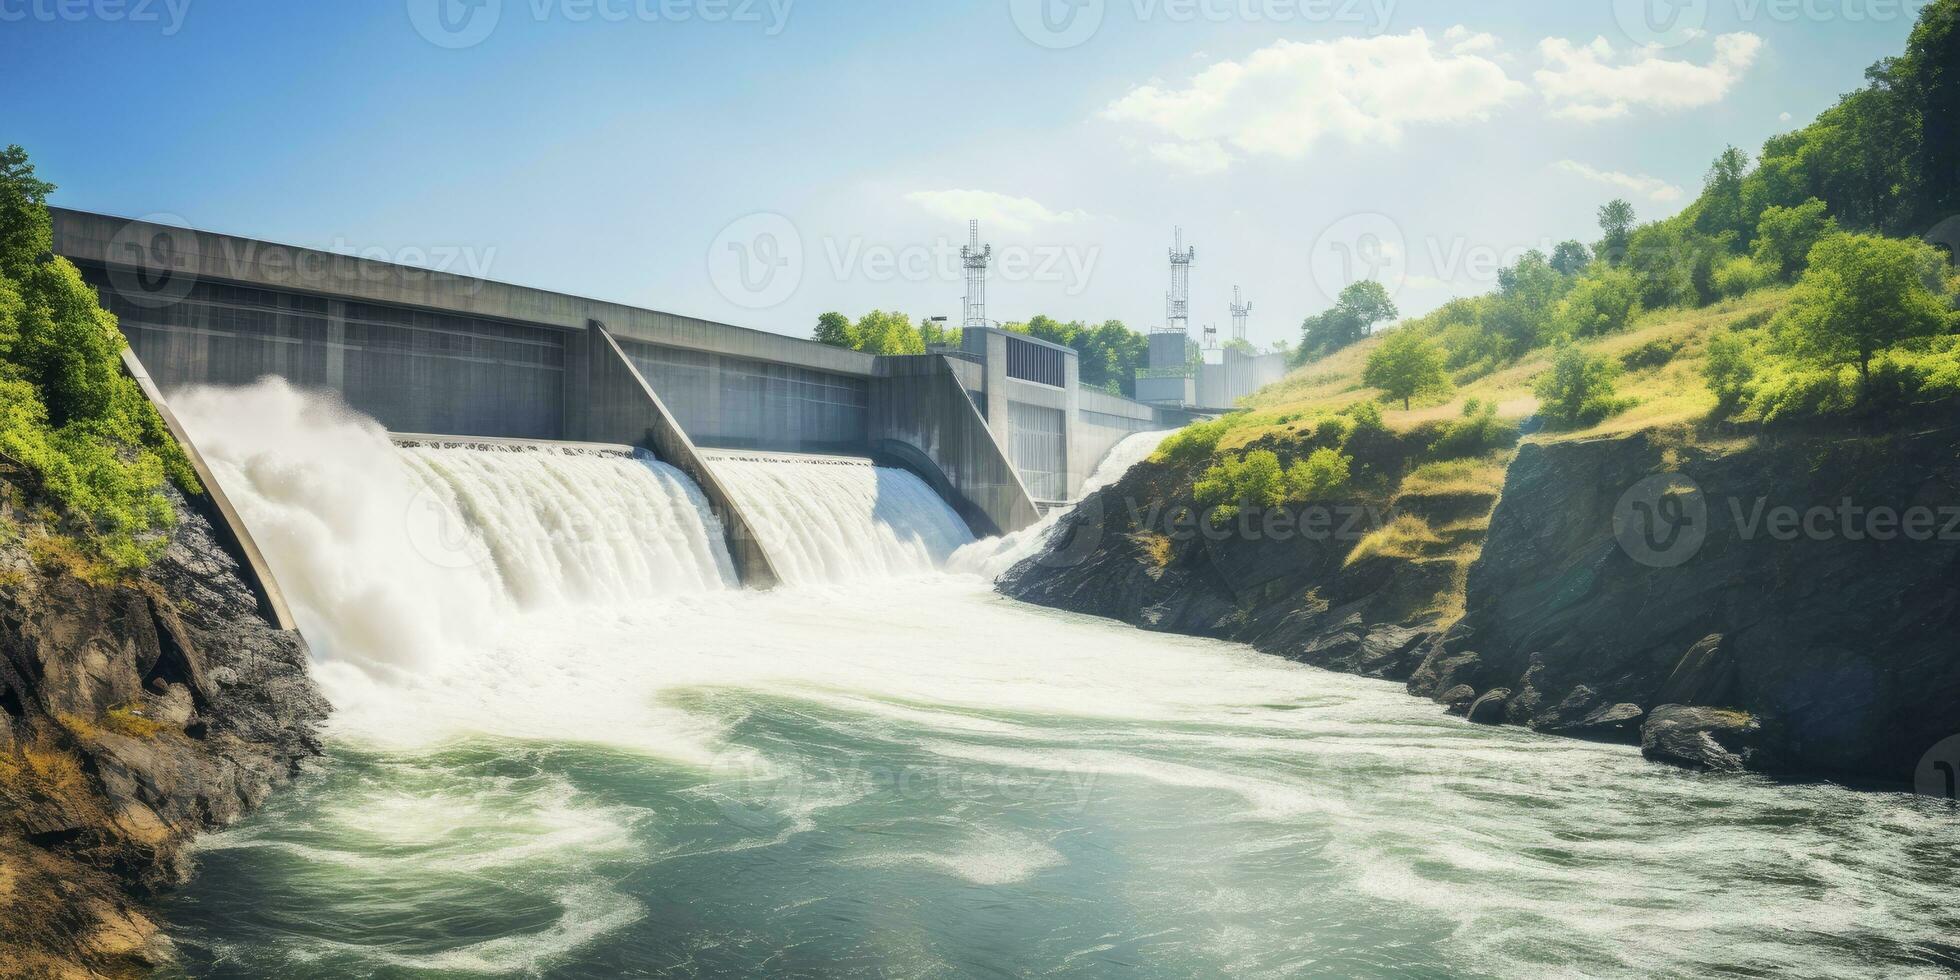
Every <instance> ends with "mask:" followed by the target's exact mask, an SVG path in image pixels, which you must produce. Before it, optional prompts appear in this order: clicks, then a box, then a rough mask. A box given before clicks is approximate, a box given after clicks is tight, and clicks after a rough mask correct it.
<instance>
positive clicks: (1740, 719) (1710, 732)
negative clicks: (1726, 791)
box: [1640, 704, 1765, 772]
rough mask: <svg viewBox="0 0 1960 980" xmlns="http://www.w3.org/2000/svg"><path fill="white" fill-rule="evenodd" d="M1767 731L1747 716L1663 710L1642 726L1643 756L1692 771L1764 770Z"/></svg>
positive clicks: (1681, 706) (1678, 707)
mask: <svg viewBox="0 0 1960 980" xmlns="http://www.w3.org/2000/svg"><path fill="white" fill-rule="evenodd" d="M1762 736H1763V726H1762V722H1760V721H1758V720H1757V718H1756V716H1754V715H1752V714H1749V713H1748V712H1746V711H1734V710H1731V709H1728V708H1709V707H1702V706H1695V705H1684V704H1664V705H1661V706H1660V707H1658V708H1655V709H1654V710H1653V713H1651V714H1649V715H1648V716H1647V721H1646V723H1645V724H1643V725H1641V726H1640V754H1641V755H1644V756H1646V757H1647V758H1649V759H1654V760H1657V761H1660V762H1669V763H1673V764H1675V765H1678V766H1685V767H1687V768H1690V769H1704V770H1710V771H1714V772H1738V771H1741V770H1743V769H1761V768H1765V766H1764V765H1763V763H1764V761H1765V760H1764V758H1763V754H1764V753H1763V745H1764V740H1763V737H1762Z"/></svg>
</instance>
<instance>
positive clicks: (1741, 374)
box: [1701, 332, 1756, 413]
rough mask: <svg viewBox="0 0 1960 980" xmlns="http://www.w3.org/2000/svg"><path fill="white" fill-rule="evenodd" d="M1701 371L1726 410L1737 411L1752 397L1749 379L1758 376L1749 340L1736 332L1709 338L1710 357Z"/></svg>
mask: <svg viewBox="0 0 1960 980" xmlns="http://www.w3.org/2000/svg"><path fill="white" fill-rule="evenodd" d="M1701 372H1702V376H1703V377H1705V378H1707V379H1708V390H1709V391H1712V392H1714V393H1715V401H1716V404H1717V405H1718V406H1719V407H1720V409H1721V410H1722V411H1723V412H1725V413H1726V412H1732V411H1734V410H1735V408H1736V407H1737V406H1739V405H1741V404H1742V403H1743V402H1744V401H1746V400H1747V399H1748V397H1749V382H1750V381H1751V380H1753V379H1754V378H1755V376H1756V366H1755V363H1754V360H1753V355H1752V353H1751V351H1750V345H1749V343H1748V342H1747V341H1746V340H1744V339H1743V338H1742V337H1741V336H1740V335H1739V334H1736V333H1733V332H1728V333H1718V334H1716V335H1714V336H1713V337H1710V338H1708V357H1707V359H1706V360H1704V361H1703V362H1702V366H1701Z"/></svg>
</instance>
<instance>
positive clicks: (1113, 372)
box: [1070, 320, 1150, 395]
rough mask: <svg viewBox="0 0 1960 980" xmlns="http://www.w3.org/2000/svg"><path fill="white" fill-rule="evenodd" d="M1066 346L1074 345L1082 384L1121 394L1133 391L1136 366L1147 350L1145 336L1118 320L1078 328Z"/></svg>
mask: <svg viewBox="0 0 1960 980" xmlns="http://www.w3.org/2000/svg"><path fill="white" fill-rule="evenodd" d="M1070 346H1073V347H1074V348H1075V351H1076V355H1077V357H1076V359H1077V361H1078V362H1079V364H1080V370H1081V377H1082V383H1083V384H1085V385H1091V386H1094V387H1097V388H1101V389H1103V390H1105V391H1112V392H1116V393H1118V394H1125V395H1127V394H1132V393H1134V392H1135V390H1136V369H1137V368H1140V367H1142V366H1144V364H1145V363H1146V361H1147V360H1148V357H1149V353H1150V342H1149V340H1147V339H1146V338H1145V337H1144V336H1143V335H1142V334H1140V333H1137V332H1136V331H1134V330H1131V329H1130V328H1129V327H1127V326H1124V324H1123V321H1121V320H1105V321H1103V322H1102V323H1100V324H1098V325H1096V326H1093V327H1080V328H1078V329H1077V330H1076V331H1075V336H1074V337H1073V338H1072V340H1071V343H1070Z"/></svg>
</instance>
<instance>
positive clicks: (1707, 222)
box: [1693, 146, 1756, 243]
mask: <svg viewBox="0 0 1960 980" xmlns="http://www.w3.org/2000/svg"><path fill="white" fill-rule="evenodd" d="M1748 172H1749V154H1747V153H1744V152H1742V151H1741V150H1738V149H1736V148H1735V147H1733V146H1731V147H1729V148H1727V149H1725V150H1723V151H1722V153H1721V155H1720V156H1717V157H1716V158H1715V162H1714V164H1712V165H1711V166H1710V167H1709V168H1708V176H1707V178H1706V180H1704V182H1703V184H1702V192H1701V199H1700V200H1698V201H1696V202H1695V206H1694V208H1693V210H1694V212H1695V230H1697V231H1699V232H1701V233H1702V234H1704V235H1707V236H1709V237H1711V238H1719V237H1721V236H1722V235H1730V236H1733V238H1734V239H1735V240H1736V241H1738V242H1744V243H1746V242H1747V241H1748V240H1749V237H1750V236H1751V235H1753V234H1755V232H1756V214H1755V213H1753V212H1751V211H1750V210H1749V206H1748V202H1747V201H1746V200H1744V194H1743V186H1742V183H1743V177H1744V176H1746V175H1747V174H1748Z"/></svg>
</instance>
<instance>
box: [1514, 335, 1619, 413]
mask: <svg viewBox="0 0 1960 980" xmlns="http://www.w3.org/2000/svg"><path fill="white" fill-rule="evenodd" d="M1619 373H1620V366H1619V365H1618V364H1615V363H1613V362H1612V361H1609V360H1607V359H1605V358H1603V357H1597V356H1594V355H1591V354H1588V353H1586V351H1585V350H1584V349H1583V348H1580V347H1578V346H1575V345H1572V344H1565V345H1561V346H1560V347H1559V349H1558V350H1557V352H1555V353H1554V354H1553V355H1552V366H1551V368H1550V369H1549V370H1547V371H1546V372H1545V373H1544V374H1541V375H1539V376H1538V380H1537V381H1536V382H1535V383H1534V384H1533V385H1532V389H1533V391H1535V392H1536V393H1537V395H1538V398H1539V401H1540V402H1542V405H1541V406H1540V408H1539V414H1541V415H1543V416H1544V417H1545V421H1546V423H1547V424H1548V425H1549V426H1550V427H1552V428H1555V429H1581V428H1585V427H1586V426H1589V425H1592V424H1594V423H1597V422H1599V421H1600V420H1602V419H1605V418H1608V417H1611V416H1613V415H1617V414H1619V413H1620V412H1623V411H1625V410H1627V409H1628V408H1630V407H1631V406H1632V402H1631V401H1627V400H1622V399H1620V398H1617V397H1616V396H1615V395H1616V393H1615V390H1614V387H1613V380H1614V378H1616V377H1618V376H1619Z"/></svg>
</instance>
